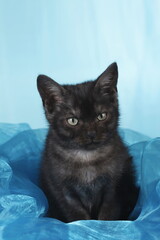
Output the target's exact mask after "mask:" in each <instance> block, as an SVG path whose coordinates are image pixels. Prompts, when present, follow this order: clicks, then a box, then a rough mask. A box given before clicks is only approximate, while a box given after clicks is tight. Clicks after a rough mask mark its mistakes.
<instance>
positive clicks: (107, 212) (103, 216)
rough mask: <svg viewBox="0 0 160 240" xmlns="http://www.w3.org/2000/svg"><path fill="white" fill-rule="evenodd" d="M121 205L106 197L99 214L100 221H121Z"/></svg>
mask: <svg viewBox="0 0 160 240" xmlns="http://www.w3.org/2000/svg"><path fill="white" fill-rule="evenodd" d="M120 213H121V208H120V204H119V203H118V202H117V201H116V200H115V199H114V198H113V199H110V200H108V199H107V198H105V197H104V200H103V202H102V205H101V206H100V209H99V213H98V220H119V219H120Z"/></svg>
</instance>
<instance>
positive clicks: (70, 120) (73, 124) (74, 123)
mask: <svg viewBox="0 0 160 240" xmlns="http://www.w3.org/2000/svg"><path fill="white" fill-rule="evenodd" d="M67 121H68V123H69V124H70V125H72V126H76V125H77V124H78V119H77V118H68V119H67Z"/></svg>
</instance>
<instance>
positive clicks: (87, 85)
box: [37, 63, 119, 149]
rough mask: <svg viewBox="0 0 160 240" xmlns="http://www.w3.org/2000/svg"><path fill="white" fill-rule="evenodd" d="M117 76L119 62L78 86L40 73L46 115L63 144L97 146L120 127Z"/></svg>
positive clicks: (102, 143)
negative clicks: (66, 83) (59, 81)
mask: <svg viewBox="0 0 160 240" xmlns="http://www.w3.org/2000/svg"><path fill="white" fill-rule="evenodd" d="M117 78H118V69H117V64H116V63H113V64H111V65H110V66H109V67H108V68H107V69H106V70H105V71H104V72H103V73H102V74H101V75H100V76H99V77H98V78H97V79H96V80H95V81H88V82H84V83H81V84H77V85H60V84H58V83H57V82H55V81H54V80H52V79H51V78H49V77H47V76H45V75H40V76H38V79H37V85H38V90H39V93H40V95H41V98H42V101H43V106H44V110H45V115H46V118H47V120H48V122H49V124H50V127H51V128H52V129H53V132H54V134H55V136H56V137H57V139H58V140H59V142H60V143H61V144H63V145H66V146H67V147H69V148H74V149H75V148H77V149H81V148H83V149H95V148H97V147H98V146H102V145H104V144H107V142H108V141H110V139H111V138H112V137H113V136H114V134H115V133H116V131H117V126H118V116H119V113H118V100H117Z"/></svg>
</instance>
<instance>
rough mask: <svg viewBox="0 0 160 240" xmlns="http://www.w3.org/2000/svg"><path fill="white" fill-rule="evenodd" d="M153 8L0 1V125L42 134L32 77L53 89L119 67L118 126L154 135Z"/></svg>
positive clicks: (159, 18)
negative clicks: (50, 81)
mask: <svg viewBox="0 0 160 240" xmlns="http://www.w3.org/2000/svg"><path fill="white" fill-rule="evenodd" d="M159 43H160V1H158V0H154V1H149V0H130V1H128V0H121V1H119V0H113V1H107V0H98V1H97V0H57V1H56V0H34V1H33V0H23V1H21V0H14V1H10V0H0V122H10V123H11V122H12V123H18V122H27V123H29V124H30V125H31V126H32V127H33V128H39V127H45V126H46V121H45V118H44V116H43V111H42V108H41V100H40V97H39V95H38V92H37V90H36V77H37V75H38V74H41V73H43V74H47V75H49V76H50V77H53V78H54V79H55V80H56V81H58V82H59V83H78V82H81V81H83V80H87V79H92V78H93V79H94V78H96V77H97V76H98V75H99V74H100V73H101V72H102V71H104V69H105V68H106V67H107V66H108V65H109V64H110V63H112V62H113V61H117V63H118V66H119V84H118V89H119V97H120V109H121V126H123V127H127V128H131V129H133V130H137V131H140V132H142V133H144V134H146V135H149V136H152V137H155V136H159V135H160V124H159V118H160V111H159V102H160V71H159V66H160V54H159V53H160V44H159Z"/></svg>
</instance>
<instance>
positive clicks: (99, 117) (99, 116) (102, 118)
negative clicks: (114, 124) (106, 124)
mask: <svg viewBox="0 0 160 240" xmlns="http://www.w3.org/2000/svg"><path fill="white" fill-rule="evenodd" d="M97 118H98V120H99V121H103V120H105V119H106V118H107V114H106V113H100V114H99V115H98V117H97Z"/></svg>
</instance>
